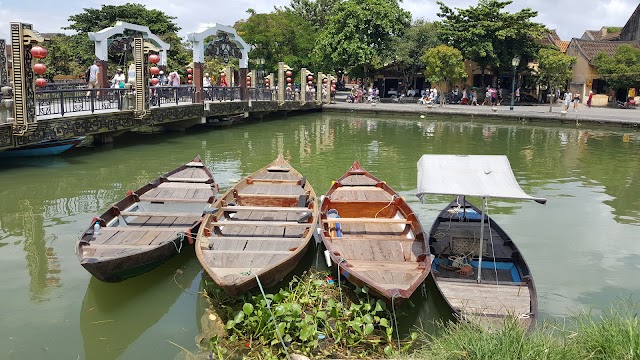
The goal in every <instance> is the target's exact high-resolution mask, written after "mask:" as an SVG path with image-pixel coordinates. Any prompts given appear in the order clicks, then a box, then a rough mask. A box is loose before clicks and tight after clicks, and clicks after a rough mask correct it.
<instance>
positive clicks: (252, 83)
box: [249, 70, 258, 88]
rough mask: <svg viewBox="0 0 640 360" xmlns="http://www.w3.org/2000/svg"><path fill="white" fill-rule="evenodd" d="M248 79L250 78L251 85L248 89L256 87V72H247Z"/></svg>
mask: <svg viewBox="0 0 640 360" xmlns="http://www.w3.org/2000/svg"><path fill="white" fill-rule="evenodd" d="M249 77H250V78H251V85H250V86H249V87H252V88H256V87H258V72H257V71H256V70H251V71H250V72H249Z"/></svg>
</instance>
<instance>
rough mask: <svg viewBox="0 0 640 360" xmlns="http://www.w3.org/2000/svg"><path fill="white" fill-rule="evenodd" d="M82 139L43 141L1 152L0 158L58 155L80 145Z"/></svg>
mask: <svg viewBox="0 0 640 360" xmlns="http://www.w3.org/2000/svg"><path fill="white" fill-rule="evenodd" d="M84 139H85V138H84V137H76V138H71V139H65V140H51V141H43V142H40V143H37V144H34V145H29V146H25V147H21V148H17V149H11V150H5V151H2V152H0V158H6V157H36V156H51V155H59V154H61V153H63V152H65V151H67V150H69V149H71V148H74V147H76V146H78V145H80V143H82V141H83V140H84Z"/></svg>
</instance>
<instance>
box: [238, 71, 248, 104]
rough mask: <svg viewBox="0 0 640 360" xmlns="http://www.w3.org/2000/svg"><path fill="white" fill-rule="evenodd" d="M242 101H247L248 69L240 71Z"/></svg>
mask: <svg viewBox="0 0 640 360" xmlns="http://www.w3.org/2000/svg"><path fill="white" fill-rule="evenodd" d="M240 94H241V95H240V100H247V99H248V98H249V97H248V96H247V95H248V94H247V68H241V69H240Z"/></svg>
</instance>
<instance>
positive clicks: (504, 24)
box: [438, 0, 546, 87]
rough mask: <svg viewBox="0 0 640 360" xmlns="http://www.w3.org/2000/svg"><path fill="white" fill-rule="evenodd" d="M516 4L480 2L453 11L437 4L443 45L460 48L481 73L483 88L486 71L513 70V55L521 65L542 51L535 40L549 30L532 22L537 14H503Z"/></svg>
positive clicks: (494, 1) (483, 0) (528, 11)
mask: <svg viewBox="0 0 640 360" xmlns="http://www.w3.org/2000/svg"><path fill="white" fill-rule="evenodd" d="M512 2H513V1H511V0H507V1H500V0H479V2H478V5H477V6H470V7H469V8H467V9H459V8H456V9H451V8H450V7H448V6H447V5H445V3H443V2H441V1H438V5H439V6H440V13H438V16H439V17H440V18H442V26H441V27H440V31H439V33H438V35H439V37H440V39H441V40H442V42H443V43H445V44H447V45H449V46H453V47H455V48H457V49H459V50H460V51H461V52H462V54H463V55H464V57H465V59H468V60H472V61H474V62H475V63H476V64H478V66H479V67H480V69H481V71H482V75H483V76H482V79H483V80H482V81H483V84H482V87H484V73H485V71H486V70H495V71H498V70H500V69H505V70H506V69H510V68H511V59H512V58H513V57H514V55H518V56H520V58H521V59H522V60H523V61H521V64H523V65H526V64H527V62H528V60H531V59H533V58H534V57H535V55H536V54H537V52H538V50H539V45H538V44H537V43H536V39H539V38H541V37H542V36H543V35H544V32H545V31H546V29H545V27H544V25H542V24H539V23H536V22H533V21H532V20H531V19H532V18H534V17H536V16H537V15H538V13H537V12H536V11H533V10H531V9H528V8H527V9H522V10H520V11H518V12H516V13H509V12H506V11H504V8H505V7H506V6H508V5H509V4H511V3H512Z"/></svg>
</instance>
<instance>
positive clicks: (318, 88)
mask: <svg viewBox="0 0 640 360" xmlns="http://www.w3.org/2000/svg"><path fill="white" fill-rule="evenodd" d="M325 80H327V75H325V74H323V73H321V72H318V80H317V84H316V105H320V104H322V84H323V83H324V81H325Z"/></svg>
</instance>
